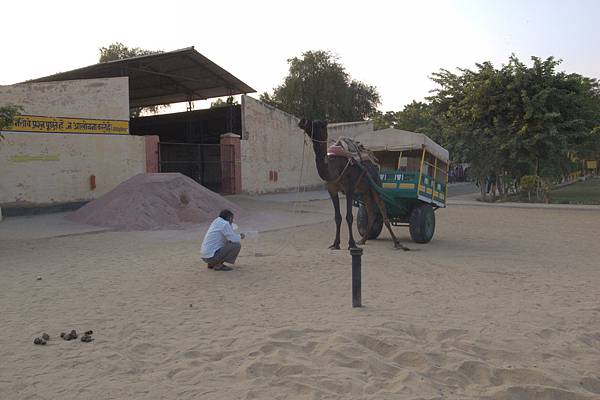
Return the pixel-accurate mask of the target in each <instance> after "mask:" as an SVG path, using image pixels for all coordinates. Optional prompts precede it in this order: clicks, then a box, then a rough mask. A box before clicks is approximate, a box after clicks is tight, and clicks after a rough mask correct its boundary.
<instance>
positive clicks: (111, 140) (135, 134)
mask: <svg viewBox="0 0 600 400" xmlns="http://www.w3.org/2000/svg"><path fill="white" fill-rule="evenodd" d="M252 92H254V89H252V88H251V87H250V86H248V85H246V84H245V83H243V82H242V81H241V80H239V79H238V78H236V77H234V76H233V75H231V74H230V73H228V72H227V71H225V70H224V69H223V68H221V67H219V66H218V65H216V64H214V63H213V62H212V61H210V60H208V59H207V58H206V57H204V56H202V55H201V54H200V53H198V52H197V51H196V50H195V49H194V48H193V47H191V48H186V49H182V50H176V51H172V52H166V53H160V54H153V55H148V56H141V57H135V58H130V59H126V60H118V61H112V62H108V63H101V64H95V65H92V66H89V67H85V68H80V69H77V70H73V71H68V72H63V73H60V74H56V75H52V76H48V77H44V78H39V79H35V80H32V81H28V82H25V83H21V84H15V85H10V86H0V105H4V104H8V103H12V104H17V105H20V106H22V107H23V111H22V114H23V115H21V116H20V117H19V118H18V120H17V121H16V123H15V124H14V125H13V126H12V127H11V128H9V129H7V130H6V131H4V132H2V133H3V136H4V140H3V141H2V142H0V207H2V208H3V209H4V214H5V215H14V214H21V213H26V212H34V211H36V212H37V211H40V210H46V211H48V210H59V209H68V208H76V207H78V206H80V205H81V204H83V203H85V202H87V201H90V200H93V199H95V198H97V197H99V196H101V195H102V194H104V193H106V192H108V191H110V190H112V189H113V188H114V187H115V186H117V185H118V184H119V183H121V182H122V181H124V180H126V179H128V178H130V177H131V176H133V175H135V174H137V173H140V172H159V171H161V172H181V173H183V174H185V175H188V176H190V177H192V178H193V179H194V180H196V181H197V182H199V183H201V184H203V185H204V186H206V187H209V188H210V189H212V190H214V191H216V192H219V193H222V194H233V193H241V192H244V193H266V192H274V191H285V190H293V189H296V188H297V187H298V185H299V184H300V183H301V184H302V186H303V187H315V186H320V185H322V182H321V180H320V178H319V177H318V175H317V173H316V169H315V167H314V154H313V151H312V146H310V145H305V144H304V137H305V136H304V134H303V132H302V131H301V130H300V129H299V128H298V127H297V122H298V119H297V118H296V117H295V116H292V115H290V114H287V113H285V112H283V111H281V110H278V109H276V108H273V107H271V106H269V105H266V104H264V103H262V102H260V101H258V100H256V99H253V98H252V97H249V96H247V95H246V94H247V93H252ZM238 94H241V95H242V98H241V104H237V105H227V106H225V107H219V108H212V109H207V110H196V111H193V110H190V111H187V112H181V113H174V114H161V115H153V116H147V117H137V118H136V117H130V115H131V111H132V110H135V109H136V108H139V107H147V106H154V105H160V104H169V103H175V102H189V104H190V105H191V104H192V103H191V102H192V101H194V100H203V99H209V98H212V97H221V96H232V95H238ZM190 109H191V107H190ZM370 130H372V125H371V123H370V122H357V123H345V124H335V125H332V126H331V127H330V137H332V138H335V137H338V136H341V135H343V136H355V135H357V134H360V133H363V132H365V131H370ZM301 168H303V170H302V172H301ZM300 179H301V180H302V181H301V182H300Z"/></svg>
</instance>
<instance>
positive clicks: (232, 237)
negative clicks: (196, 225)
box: [202, 210, 245, 271]
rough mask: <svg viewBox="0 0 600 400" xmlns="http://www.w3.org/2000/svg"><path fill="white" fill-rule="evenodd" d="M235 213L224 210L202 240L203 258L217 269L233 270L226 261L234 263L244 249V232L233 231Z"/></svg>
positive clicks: (209, 265)
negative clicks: (242, 241)
mask: <svg viewBox="0 0 600 400" xmlns="http://www.w3.org/2000/svg"><path fill="white" fill-rule="evenodd" d="M232 224H233V213H232V212H231V211H230V210H223V211H221V213H220V214H219V217H218V218H216V219H215V220H214V221H213V222H212V223H211V224H210V227H209V228H208V231H207V232H206V235H205V236H204V240H203V241H202V260H203V261H204V262H205V263H206V264H208V268H210V269H213V270H215V271H231V270H232V268H231V267H229V266H227V265H225V264H224V263H229V264H234V263H235V260H236V259H237V257H238V254H240V250H241V249H242V244H241V240H242V239H244V237H245V235H244V234H243V233H240V234H237V233H235V232H234V231H233V226H232Z"/></svg>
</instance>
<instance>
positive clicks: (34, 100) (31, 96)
mask: <svg viewBox="0 0 600 400" xmlns="http://www.w3.org/2000/svg"><path fill="white" fill-rule="evenodd" d="M7 103H12V104H17V105H20V106H21V107H23V112H22V114H24V115H36V116H44V117H71V118H97V119H115V120H121V121H129V78H127V77H120V78H103V79H85V80H74V81H63V82H44V83H20V84H17V85H10V86H0V105H4V104H7Z"/></svg>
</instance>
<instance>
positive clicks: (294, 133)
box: [241, 96, 373, 193]
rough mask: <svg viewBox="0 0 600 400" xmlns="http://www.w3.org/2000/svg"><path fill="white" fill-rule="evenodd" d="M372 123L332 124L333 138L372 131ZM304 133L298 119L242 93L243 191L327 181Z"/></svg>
mask: <svg viewBox="0 0 600 400" xmlns="http://www.w3.org/2000/svg"><path fill="white" fill-rule="evenodd" d="M372 128H373V125H372V123H371V122H356V123H355V122H351V123H342V124H331V125H330V126H329V128H328V133H329V137H330V138H332V139H335V138H338V137H339V136H350V137H353V136H356V135H358V134H360V133H364V132H368V131H372ZM303 140H304V132H303V131H302V130H301V129H300V128H298V118H296V117H295V116H293V115H291V114H288V113H286V112H284V111H281V110H278V109H277V108H274V107H271V106H269V105H267V104H265V103H263V102H261V101H259V100H256V99H253V98H251V97H249V96H242V140H241V162H242V191H243V192H246V193H266V192H276V191H285V190H295V189H297V187H298V183H299V181H300V168H301V166H303V172H302V186H305V187H315V186H319V185H322V183H323V181H322V180H321V178H319V175H318V174H317V169H316V166H315V156H314V152H313V149H312V144H310V143H309V144H307V145H306V147H305V148H304V157H303V156H302V151H303V146H304V144H303V143H304V141H303Z"/></svg>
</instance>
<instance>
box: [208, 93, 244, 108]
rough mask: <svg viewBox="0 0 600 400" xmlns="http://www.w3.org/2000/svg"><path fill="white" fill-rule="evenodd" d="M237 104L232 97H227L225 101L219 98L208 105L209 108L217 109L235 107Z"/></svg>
mask: <svg viewBox="0 0 600 400" xmlns="http://www.w3.org/2000/svg"><path fill="white" fill-rule="evenodd" d="M237 105H239V103H238V102H237V100H235V99H234V98H233V96H229V97H227V100H223V99H221V98H218V99H216V100H215V101H213V102H211V103H210V108H219V107H228V106H237Z"/></svg>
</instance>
